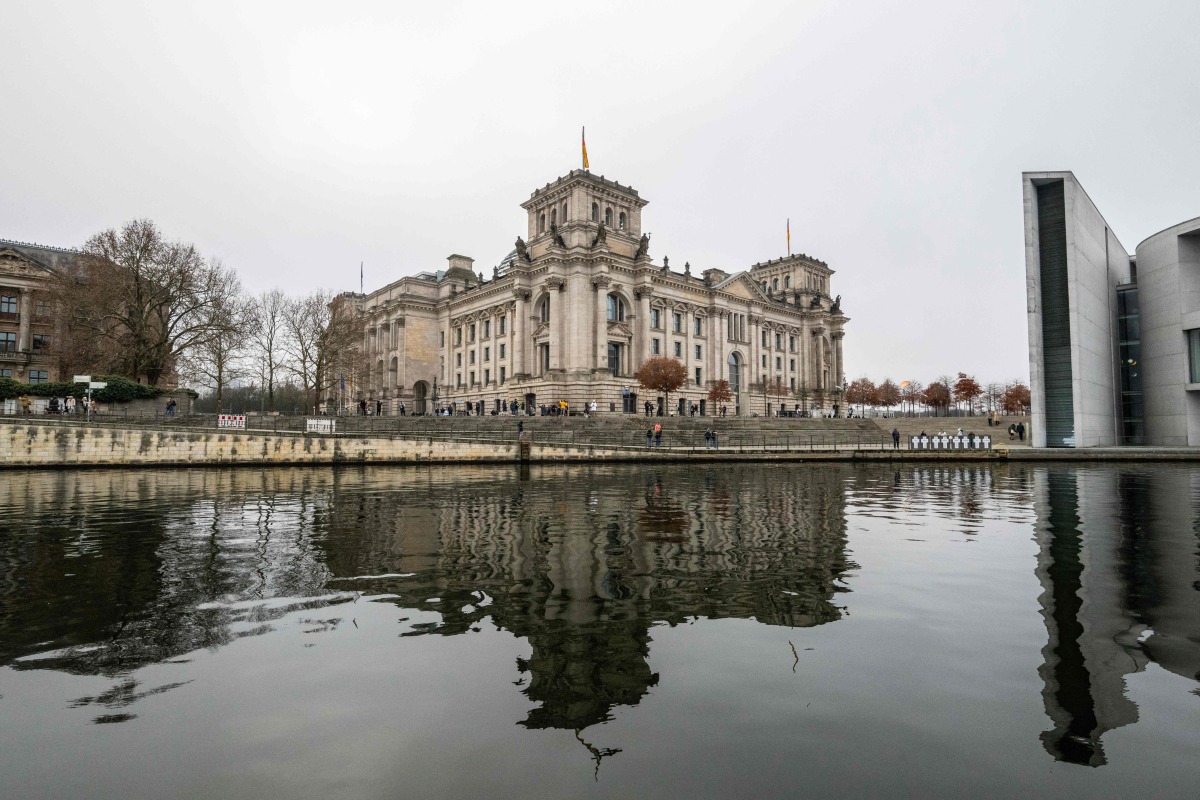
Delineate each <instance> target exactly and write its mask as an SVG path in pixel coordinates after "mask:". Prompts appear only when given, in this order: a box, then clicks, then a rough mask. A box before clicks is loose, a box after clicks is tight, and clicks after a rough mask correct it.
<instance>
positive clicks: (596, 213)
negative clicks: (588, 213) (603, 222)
mask: <svg viewBox="0 0 1200 800" xmlns="http://www.w3.org/2000/svg"><path fill="white" fill-rule="evenodd" d="M599 221H600V206H598V205H596V204H595V203H592V222H599Z"/></svg>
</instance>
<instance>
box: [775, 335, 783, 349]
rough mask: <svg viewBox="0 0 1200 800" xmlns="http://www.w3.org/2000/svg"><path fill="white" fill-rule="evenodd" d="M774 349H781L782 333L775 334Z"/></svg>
mask: <svg viewBox="0 0 1200 800" xmlns="http://www.w3.org/2000/svg"><path fill="white" fill-rule="evenodd" d="M775 349H776V350H782V349H783V334H782V333H777V334H775Z"/></svg>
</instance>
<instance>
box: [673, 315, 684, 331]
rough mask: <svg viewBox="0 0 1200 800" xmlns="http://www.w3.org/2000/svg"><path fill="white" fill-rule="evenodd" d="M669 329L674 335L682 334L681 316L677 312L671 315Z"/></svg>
mask: <svg viewBox="0 0 1200 800" xmlns="http://www.w3.org/2000/svg"><path fill="white" fill-rule="evenodd" d="M671 329H672V330H674V331H675V332H676V333H683V314H680V313H679V312H678V311H675V312H673V313H672V314H671Z"/></svg>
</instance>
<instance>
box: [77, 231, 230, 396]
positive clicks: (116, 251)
mask: <svg viewBox="0 0 1200 800" xmlns="http://www.w3.org/2000/svg"><path fill="white" fill-rule="evenodd" d="M229 275H230V273H229V271H228V270H226V269H225V268H224V267H222V266H221V265H220V264H219V263H217V262H215V261H214V262H206V261H205V260H204V258H203V257H202V256H201V255H200V253H199V251H197V250H196V248H195V246H193V245H191V244H187V243H185V242H177V241H169V240H167V239H166V238H165V237H164V236H163V234H162V233H161V232H160V231H159V229H158V227H157V226H156V225H155V224H154V223H153V222H151V221H150V220H148V219H140V220H134V221H132V222H129V223H127V224H126V225H125V226H124V227H123V228H121V230H120V231H117V230H114V229H109V230H106V231H103V232H101V233H98V234H96V235H95V236H93V237H92V238H90V239H88V241H87V243H86V244H85V245H84V246H83V252H82V255H81V256H80V258H79V260H78V268H77V270H76V271H75V272H74V273H73V274H71V275H68V276H64V277H63V278H62V279H61V280H60V281H59V282H58V285H57V287H56V293H57V295H58V298H57V299H58V301H59V302H60V304H61V307H62V308H63V310H64V313H65V314H66V316H67V319H68V330H69V331H70V334H71V335H73V336H82V337H87V338H89V339H91V340H93V342H94V344H93V345H92V346H91V348H90V353H89V355H90V356H91V357H92V358H94V359H96V360H97V363H94V364H92V365H91V366H92V367H94V368H95V369H96V370H107V371H111V372H115V373H118V374H121V375H124V376H126V377H128V378H131V379H133V380H138V379H141V378H145V379H146V382H147V383H149V384H150V385H152V386H153V385H157V384H158V382H159V380H160V379H161V378H162V377H163V376H164V375H165V374H167V373H169V372H170V371H171V370H173V369H174V368H175V366H176V364H177V363H178V360H179V358H180V357H181V356H183V355H184V354H185V353H187V352H188V351H189V350H190V349H192V348H195V347H199V346H200V345H203V344H205V343H206V342H208V340H209V339H210V338H212V336H213V335H214V331H213V329H212V327H211V325H210V322H211V320H212V318H213V312H214V310H215V309H216V308H217V307H218V306H219V305H220V304H221V303H225V302H227V301H228V300H229V298H228V297H227V293H228V292H229V291H230V287H231V285H232V284H231V282H230V280H229Z"/></svg>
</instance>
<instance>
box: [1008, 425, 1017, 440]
mask: <svg viewBox="0 0 1200 800" xmlns="http://www.w3.org/2000/svg"><path fill="white" fill-rule="evenodd" d="M1015 438H1017V424H1016V423H1015V422H1010V423H1009V425H1008V440H1009V441H1010V442H1011V441H1012V440H1013V439H1015Z"/></svg>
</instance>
